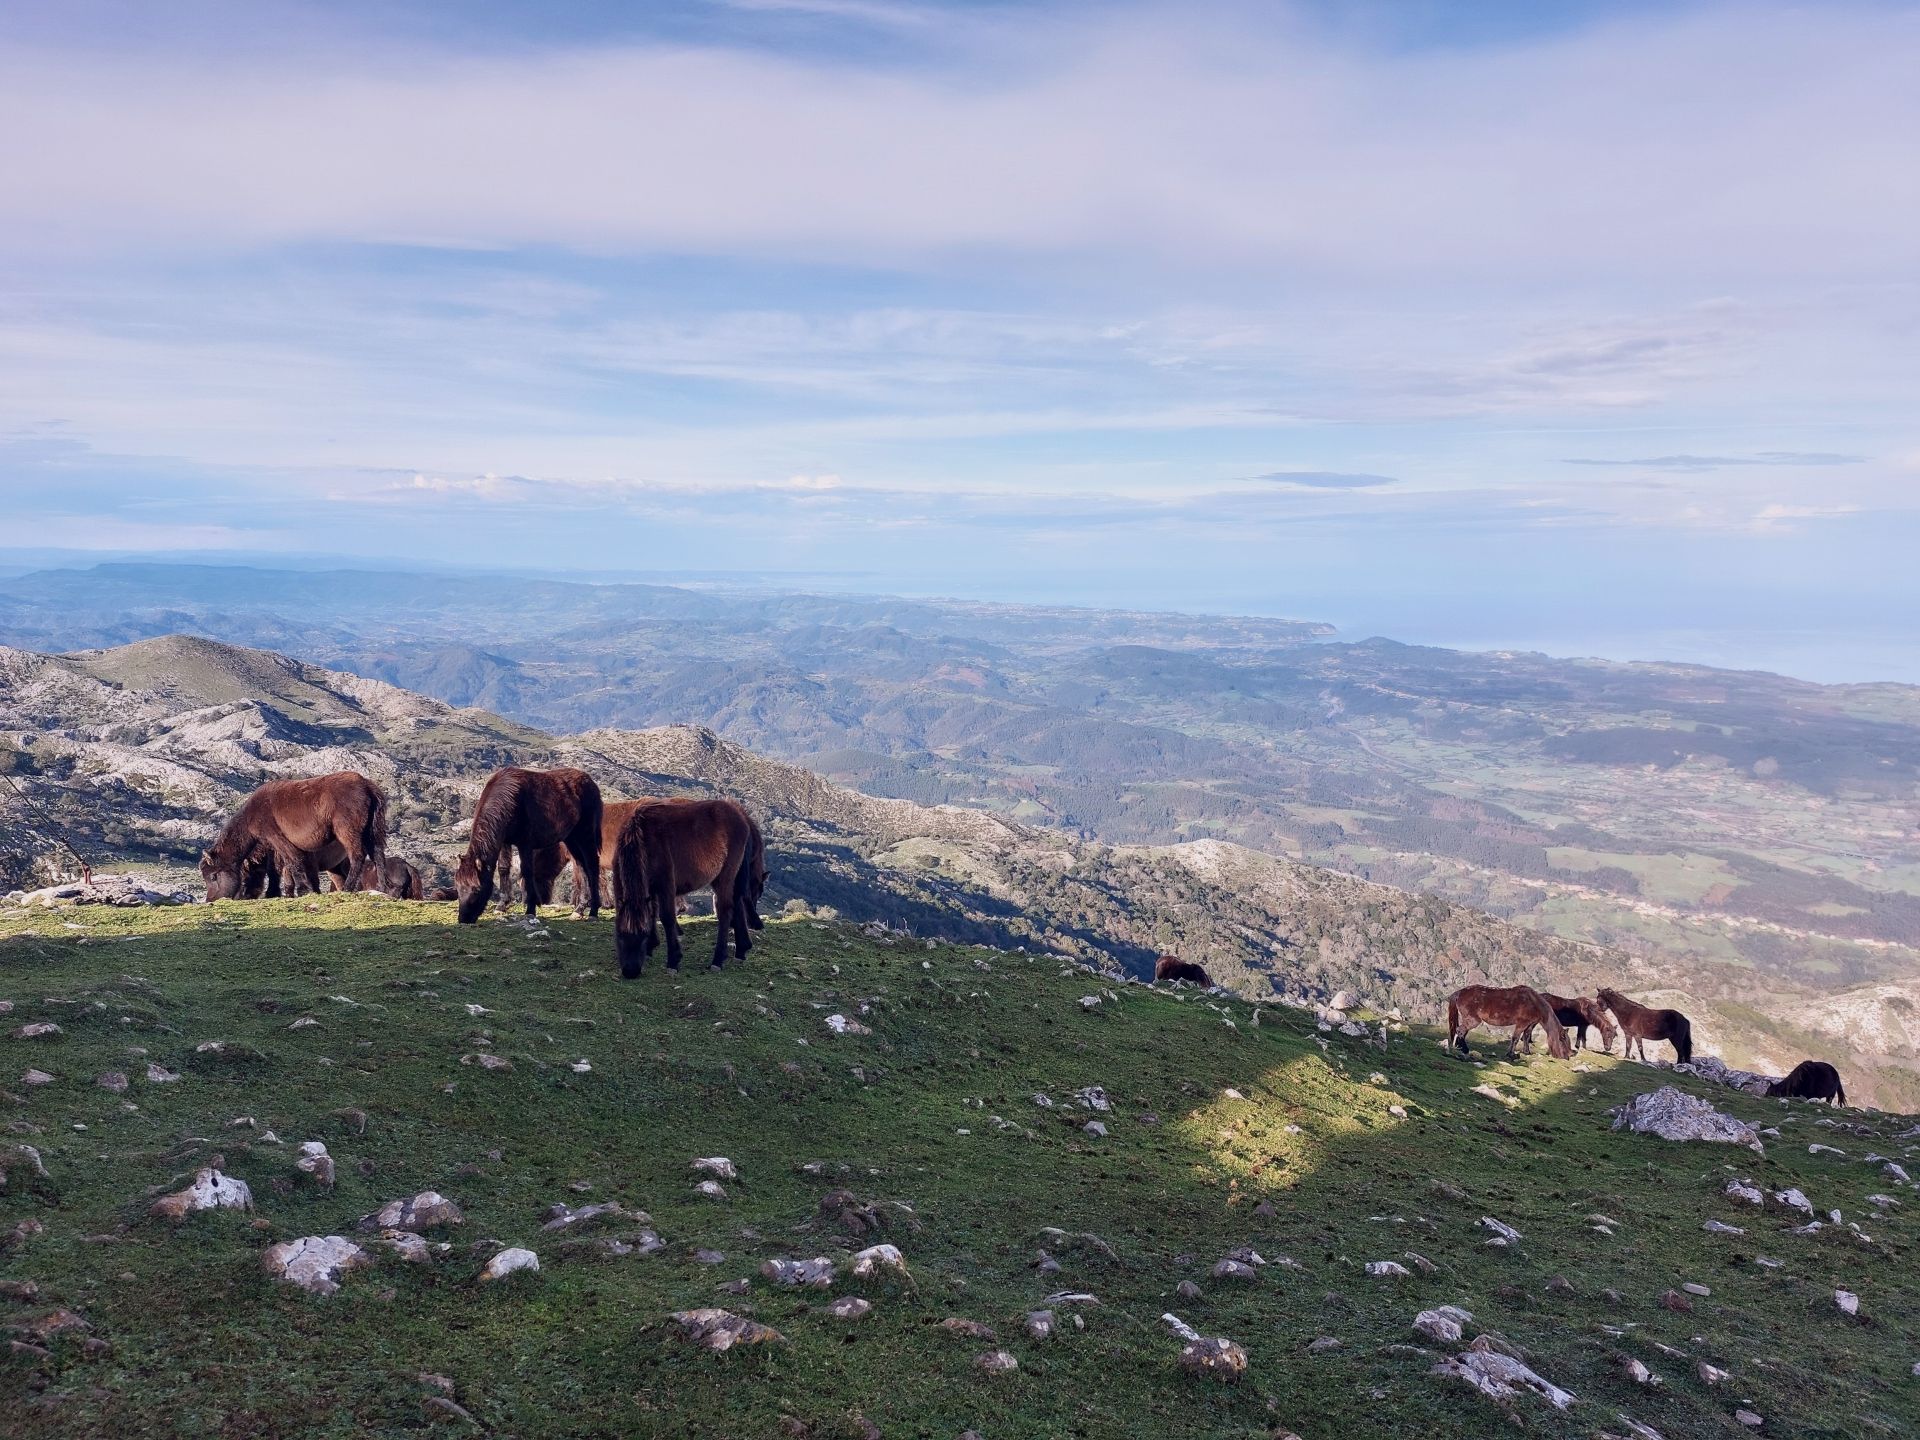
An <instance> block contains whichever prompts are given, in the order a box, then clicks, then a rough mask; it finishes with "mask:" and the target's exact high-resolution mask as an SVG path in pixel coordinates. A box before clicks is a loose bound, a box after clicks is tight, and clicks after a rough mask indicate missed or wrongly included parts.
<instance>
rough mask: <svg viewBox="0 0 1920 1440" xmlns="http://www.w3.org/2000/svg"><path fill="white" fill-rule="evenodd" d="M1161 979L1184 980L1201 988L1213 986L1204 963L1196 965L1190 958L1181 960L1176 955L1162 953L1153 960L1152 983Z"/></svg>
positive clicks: (1205, 988)
mask: <svg viewBox="0 0 1920 1440" xmlns="http://www.w3.org/2000/svg"><path fill="white" fill-rule="evenodd" d="M1162 980H1169V981H1178V980H1184V981H1185V982H1186V983H1187V984H1189V985H1198V986H1199V987H1200V988H1201V989H1203V990H1211V989H1212V988H1213V977H1212V976H1211V975H1209V974H1207V968H1206V966H1204V965H1196V964H1195V963H1194V962H1193V961H1191V960H1182V959H1181V958H1180V957H1179V956H1178V955H1162V956H1161V957H1160V958H1159V959H1158V960H1155V961H1154V962H1153V983H1154V984H1156V985H1158V984H1159V983H1160V982H1161V981H1162Z"/></svg>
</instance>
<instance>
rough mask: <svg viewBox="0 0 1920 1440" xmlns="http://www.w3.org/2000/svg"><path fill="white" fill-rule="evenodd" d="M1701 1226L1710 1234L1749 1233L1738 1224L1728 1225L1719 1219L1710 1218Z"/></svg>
mask: <svg viewBox="0 0 1920 1440" xmlns="http://www.w3.org/2000/svg"><path fill="white" fill-rule="evenodd" d="M1700 1228H1701V1229H1702V1230H1704V1231H1706V1232H1707V1233H1708V1234H1709V1235H1744V1234H1746V1233H1747V1232H1746V1231H1745V1230H1742V1229H1741V1228H1740V1227H1739V1226H1738V1225H1727V1224H1724V1223H1722V1222H1721V1221H1718V1220H1709V1221H1707V1223H1706V1224H1704V1225H1702V1226H1701V1227H1700Z"/></svg>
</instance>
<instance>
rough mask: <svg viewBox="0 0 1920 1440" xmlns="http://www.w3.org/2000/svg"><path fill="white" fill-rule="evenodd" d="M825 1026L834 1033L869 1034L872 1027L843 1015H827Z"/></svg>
mask: <svg viewBox="0 0 1920 1440" xmlns="http://www.w3.org/2000/svg"><path fill="white" fill-rule="evenodd" d="M827 1028H828V1029H829V1030H831V1031H833V1033H834V1034H836V1035H871V1034H872V1033H873V1031H872V1029H871V1028H870V1027H868V1026H865V1025H862V1024H861V1023H860V1022H859V1021H858V1020H849V1019H848V1018H847V1017H846V1016H844V1015H829V1016H827Z"/></svg>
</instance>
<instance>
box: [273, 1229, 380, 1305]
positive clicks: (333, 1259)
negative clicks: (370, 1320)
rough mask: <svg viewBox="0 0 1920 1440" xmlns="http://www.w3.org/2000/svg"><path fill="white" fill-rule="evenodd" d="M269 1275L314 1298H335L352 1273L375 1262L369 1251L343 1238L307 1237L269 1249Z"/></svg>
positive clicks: (333, 1236) (282, 1242)
mask: <svg viewBox="0 0 1920 1440" xmlns="http://www.w3.org/2000/svg"><path fill="white" fill-rule="evenodd" d="M263 1260H264V1263H265V1265H266V1269H267V1273H268V1274H269V1275H271V1276H273V1278H274V1279H276V1280H284V1281H285V1282H286V1283H287V1284H289V1285H298V1286H299V1287H300V1288H301V1289H302V1290H306V1291H309V1292H311V1293H312V1294H315V1295H332V1294H333V1293H335V1292H336V1291H337V1290H339V1288H340V1281H341V1278H342V1277H343V1276H345V1275H346V1274H347V1273H348V1272H349V1271H352V1270H358V1269H360V1268H361V1267H362V1266H365V1265H369V1264H371V1263H373V1262H372V1259H371V1257H370V1256H369V1255H368V1254H367V1252H366V1251H364V1250H362V1249H361V1248H360V1247H359V1246H358V1245H356V1244H354V1243H353V1241H351V1240H349V1239H347V1238H346V1237H345V1236H343V1235H307V1236H304V1237H302V1238H301V1239H299V1240H283V1241H281V1242H280V1243H279V1244H278V1245H269V1246H268V1247H267V1250H266V1254H265V1256H264V1257H263Z"/></svg>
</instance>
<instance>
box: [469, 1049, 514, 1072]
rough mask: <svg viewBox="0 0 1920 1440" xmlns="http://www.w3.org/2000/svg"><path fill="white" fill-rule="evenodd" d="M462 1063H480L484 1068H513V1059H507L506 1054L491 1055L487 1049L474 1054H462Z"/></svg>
mask: <svg viewBox="0 0 1920 1440" xmlns="http://www.w3.org/2000/svg"><path fill="white" fill-rule="evenodd" d="M460 1063H461V1064H462V1065H478V1066H479V1067H480V1068H481V1069H482V1070H511V1069H513V1061H511V1060H509V1059H507V1057H506V1056H504V1055H489V1054H487V1053H486V1052H485V1051H479V1052H476V1053H475V1054H472V1055H462V1056H461V1057H460Z"/></svg>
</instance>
